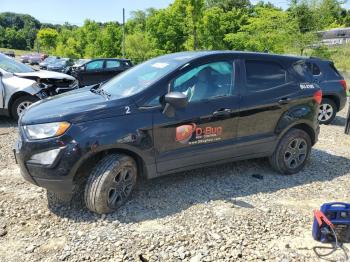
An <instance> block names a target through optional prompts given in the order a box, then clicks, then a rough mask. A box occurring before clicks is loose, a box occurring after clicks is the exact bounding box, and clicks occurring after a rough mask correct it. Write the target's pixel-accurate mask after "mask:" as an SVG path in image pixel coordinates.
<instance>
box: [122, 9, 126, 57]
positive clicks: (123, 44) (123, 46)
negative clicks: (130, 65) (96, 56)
mask: <svg viewBox="0 0 350 262" xmlns="http://www.w3.org/2000/svg"><path fill="white" fill-rule="evenodd" d="M122 53H123V58H125V8H123V43H122Z"/></svg>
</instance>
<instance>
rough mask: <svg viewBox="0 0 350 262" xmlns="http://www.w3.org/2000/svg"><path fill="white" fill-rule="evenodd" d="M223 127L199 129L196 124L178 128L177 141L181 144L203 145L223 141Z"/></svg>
mask: <svg viewBox="0 0 350 262" xmlns="http://www.w3.org/2000/svg"><path fill="white" fill-rule="evenodd" d="M222 131H223V129H222V127H221V126H217V127H212V126H206V127H197V125H196V124H194V123H192V124H188V125H182V126H178V127H177V128H176V141H178V142H180V143H181V144H184V145H185V144H190V145H195V144H203V143H210V142H216V141H219V140H221V134H222Z"/></svg>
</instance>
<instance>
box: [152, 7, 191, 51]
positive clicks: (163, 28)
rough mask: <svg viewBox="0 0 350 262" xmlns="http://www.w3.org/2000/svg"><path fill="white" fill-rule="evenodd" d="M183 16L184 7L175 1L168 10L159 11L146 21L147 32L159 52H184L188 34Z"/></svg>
mask: <svg viewBox="0 0 350 262" xmlns="http://www.w3.org/2000/svg"><path fill="white" fill-rule="evenodd" d="M184 14H186V5H184V4H183V2H182V1H175V2H174V4H173V5H171V6H170V7H169V8H166V9H160V10H158V11H157V12H155V13H154V14H153V15H151V16H150V17H149V18H148V19H147V23H146V27H147V32H148V34H149V35H150V37H151V38H152V39H153V40H154V43H155V47H156V49H158V50H160V52H162V53H172V52H179V51H183V50H185V42H186V40H187V38H188V32H187V28H186V16H185V15H184Z"/></svg>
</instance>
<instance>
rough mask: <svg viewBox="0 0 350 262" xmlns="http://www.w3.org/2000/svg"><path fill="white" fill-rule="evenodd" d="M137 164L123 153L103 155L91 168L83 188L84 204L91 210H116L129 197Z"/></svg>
mask: <svg viewBox="0 0 350 262" xmlns="http://www.w3.org/2000/svg"><path fill="white" fill-rule="evenodd" d="M136 178H137V165H136V162H135V160H134V159H133V158H131V157H129V156H127V155H123V154H112V155H108V156H106V157H104V158H103V159H102V160H100V162H98V163H97V165H96V166H95V168H94V169H93V170H92V172H91V174H90V176H89V179H88V181H87V184H86V188H85V194H84V199H85V204H86V206H87V208H88V209H90V210H91V211H93V212H96V213H99V214H104V213H109V212H112V211H114V210H117V209H118V208H119V207H120V206H122V205H123V204H124V203H125V202H126V201H127V200H128V198H129V197H130V195H131V192H132V191H133V189H134V187H135V185H136Z"/></svg>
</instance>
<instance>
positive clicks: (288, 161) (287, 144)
mask: <svg viewBox="0 0 350 262" xmlns="http://www.w3.org/2000/svg"><path fill="white" fill-rule="evenodd" d="M310 151H311V138H310V136H309V135H308V134H307V133H306V132H305V131H303V130H300V129H291V130H290V131H288V132H287V133H286V134H285V135H284V137H283V138H282V139H281V141H280V142H279V144H278V146H277V148H276V150H275V152H274V153H273V155H272V156H271V157H270V158H269V161H270V164H271V166H272V167H273V168H274V169H275V170H276V171H278V172H279V173H282V174H285V175H291V174H295V173H298V172H299V171H300V170H302V169H303V168H304V166H305V164H306V162H307V159H308V158H309V155H310Z"/></svg>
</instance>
